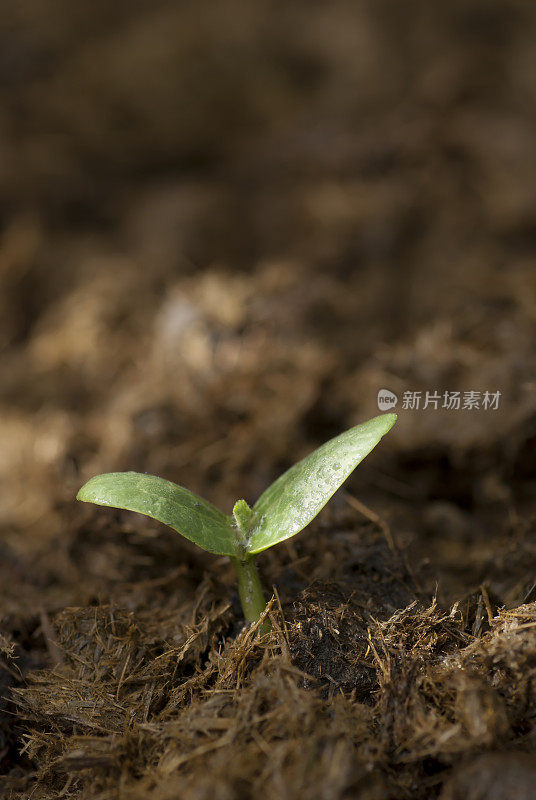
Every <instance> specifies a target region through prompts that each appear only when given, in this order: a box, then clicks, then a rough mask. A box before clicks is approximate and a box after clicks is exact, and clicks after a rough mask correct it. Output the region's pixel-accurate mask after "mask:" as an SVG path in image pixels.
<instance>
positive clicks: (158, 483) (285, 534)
mask: <svg viewBox="0 0 536 800" xmlns="http://www.w3.org/2000/svg"><path fill="white" fill-rule="evenodd" d="M395 420H396V414H382V415H381V416H379V417H374V419H371V420H369V421H368V422H364V423H363V424H362V425H357V426H356V427H355V428H350V430H348V431H345V432H344V433H341V434H340V436H336V437H335V438H334V439H330V441H329V442H326V443H325V444H323V445H322V446H321V447H319V448H318V449H317V450H315V451H314V452H313V453H311V454H310V455H309V456H307V457H306V458H304V459H303V460H302V461H299V462H298V463H297V464H295V465H294V466H293V467H291V468H290V469H289V470H287V471H286V472H285V473H283V475H281V476H280V477H279V478H278V479H277V480H276V481H275V482H274V483H272V485H271V486H270V487H268V489H266V491H265V492H264V493H263V494H262V495H261V496H260V497H259V499H258V500H257V502H256V503H255V505H254V506H253V508H250V507H249V505H248V504H247V503H246V501H245V500H238V501H237V502H236V503H235V505H234V507H233V513H232V516H228V515H227V514H224V513H223V512H222V511H219V509H217V508H216V507H215V506H213V505H212V503H209V502H208V501H207V500H203V498H202V497H198V496H197V495H195V494H194V493H193V492H190V491H189V490H188V489H184V488H183V487H182V486H178V485H177V484H176V483H171V481H166V480H164V479H163V478H157V477H155V476H154V475H142V474H140V473H139V472H110V473H107V474H105V475H97V476H96V477H95V478H92V479H91V480H90V481H88V482H87V483H86V484H85V485H84V486H83V487H82V488H81V489H80V491H79V492H78V495H77V499H78V500H82V501H84V502H86V503H96V504H97V505H100V506H113V507H114V508H123V509H126V510H128V511H137V512H138V513H140V514H145V515H146V516H148V517H152V518H153V519H156V520H158V522H163V523H164V524H165V525H169V527H170V528H173V530H175V531H177V533H180V534H181V535H182V536H184V537H185V538H186V539H189V540H190V541H191V542H195V544H197V545H199V547H202V548H203V550H208V552H209V553H215V554H218V555H224V556H229V557H230V558H231V561H232V563H233V565H234V568H235V571H236V575H237V578H238V591H239V594H240V600H241V602H242V609H243V611H244V617H245V618H246V621H247V622H256V621H257V620H259V618H260V616H261V614H262V613H263V611H264V610H265V608H266V601H265V598H264V594H263V591H262V587H261V583H260V580H259V575H258V572H257V567H256V564H255V556H256V555H257V553H261V552H262V551H263V550H267V549H268V548H269V547H272V546H273V545H274V544H277V543H278V542H282V541H284V540H285V539H289V538H290V537H291V536H295V535H296V534H297V533H299V532H300V531H301V530H303V528H305V527H306V525H308V524H309V523H310V522H311V521H312V520H313V519H314V518H315V517H316V515H317V514H318V513H319V511H321V509H322V508H323V507H324V506H325V505H326V503H327V502H328V500H329V499H330V497H331V496H332V495H333V494H334V493H335V492H336V491H337V489H338V488H339V487H340V486H341V485H342V484H343V483H344V481H345V480H346V478H347V477H348V476H349V475H350V474H351V473H352V472H353V470H354V469H355V468H356V467H357V465H358V464H359V463H360V462H361V461H362V460H363V459H364V458H365V456H367V455H368V454H369V453H370V451H371V450H372V449H373V448H374V447H375V446H376V445H377V444H378V442H379V441H380V439H381V438H382V436H384V434H386V433H387V432H388V431H389V430H390V428H391V427H392V426H393V425H394V423H395ZM264 630H266V626H264Z"/></svg>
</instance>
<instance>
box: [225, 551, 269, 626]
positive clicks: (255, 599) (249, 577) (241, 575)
mask: <svg viewBox="0 0 536 800" xmlns="http://www.w3.org/2000/svg"><path fill="white" fill-rule="evenodd" d="M231 561H232V562H233V566H234V568H235V572H236V577H237V578H238V593H239V595H240V602H241V603H242V610H243V611H244V617H245V618H246V622H258V620H259V619H260V616H261V614H262V612H263V611H264V609H265V608H266V600H265V599H264V592H263V591H262V586H261V582H260V579H259V573H258V572H257V566H256V564H255V558H254V557H253V556H249V557H247V556H246V558H245V559H244V560H242V559H239V558H231ZM269 630H270V623H269V622H268V621H266V622H264V623H263V625H262V626H261V630H260V632H261V634H264V633H268V631H269Z"/></svg>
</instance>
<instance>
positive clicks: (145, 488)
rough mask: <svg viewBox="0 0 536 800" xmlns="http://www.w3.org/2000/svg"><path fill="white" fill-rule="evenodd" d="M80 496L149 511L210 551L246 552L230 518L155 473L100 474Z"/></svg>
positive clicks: (119, 506)
mask: <svg viewBox="0 0 536 800" xmlns="http://www.w3.org/2000/svg"><path fill="white" fill-rule="evenodd" d="M76 497H77V500H82V501H84V502H85V503H96V504H97V505H99V506H113V507H114V508H124V509H126V510H127V511H137V512H138V513H139V514H145V515H146V516H147V517H152V518H153V519H156V520H158V522H163V523H164V525H169V527H170V528H173V530H175V531H177V533H180V534H181V535H182V536H184V537H185V538H186V539H189V540H190V541H191V542H195V544H197V545H199V547H202V548H203V550H208V551H209V552H210V553H217V554H218V555H225V556H237V555H239V554H240V553H241V552H242V551H241V548H240V547H239V543H238V540H237V532H236V529H235V528H234V526H233V524H232V520H231V518H230V517H228V516H226V515H225V514H223V513H222V512H221V511H219V510H218V509H217V508H216V507H215V506H213V505H212V503H209V502H207V501H206V500H203V498H202V497H198V496H197V495H196V494H194V493H193V492H190V491H188V489H184V488H183V487H182V486H178V485H177V484H176V483H172V482H171V481H166V480H164V479H163V478H157V477H155V476H154V475H142V474H141V473H139V472H108V473H106V474H105V475H97V476H96V477H95V478H92V479H91V480H90V481H88V482H87V483H86V484H85V485H84V486H82V488H81V489H80V491H79V492H78V494H77V496H76Z"/></svg>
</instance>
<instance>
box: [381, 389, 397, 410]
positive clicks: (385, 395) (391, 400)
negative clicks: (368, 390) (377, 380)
mask: <svg viewBox="0 0 536 800" xmlns="http://www.w3.org/2000/svg"><path fill="white" fill-rule="evenodd" d="M397 403H398V397H397V396H396V394H395V393H394V392H390V391H389V389H380V391H379V392H378V408H379V409H380V411H389V409H390V408H394V407H395V406H396V404H397Z"/></svg>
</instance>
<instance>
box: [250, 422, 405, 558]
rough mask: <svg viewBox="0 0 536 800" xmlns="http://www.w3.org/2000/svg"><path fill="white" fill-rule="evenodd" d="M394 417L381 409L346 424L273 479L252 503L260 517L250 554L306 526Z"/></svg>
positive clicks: (375, 442) (380, 436)
mask: <svg viewBox="0 0 536 800" xmlns="http://www.w3.org/2000/svg"><path fill="white" fill-rule="evenodd" d="M395 420H396V414H382V415H381V416H379V417H374V419H371V420H369V421H368V422H364V423H363V424H362V425H357V426H356V427H355V428H350V430H348V431H345V432H344V433H341V434H340V436H336V437H335V438H334V439H330V441H329V442H326V443H325V444H323V445H322V446H321V447H319V448H318V450H315V451H314V453H311V455H309V456H307V457H306V458H304V459H303V461H299V462H298V463H297V464H295V465H294V466H293V467H291V468H290V469H289V470H287V472H285V473H284V474H283V475H281V477H280V478H278V479H277V480H276V481H275V482H274V483H272V485H271V486H270V487H269V488H268V489H267V490H266V491H265V492H264V494H262V495H261V497H260V498H259V499H258V500H257V502H256V503H255V505H254V507H253V508H254V510H255V511H256V513H257V515H258V518H259V522H258V524H257V527H256V528H255V530H254V531H253V533H252V535H251V537H250V540H249V543H248V548H247V550H248V553H260V552H261V551H262V550H266V549H267V548H268V547H271V546H272V545H274V544H277V542H282V541H283V540H284V539H289V538H290V537H291V536H294V535H295V534H296V533H299V532H300V531H301V530H302V529H303V528H305V526H306V525H308V524H309V523H310V522H311V520H313V519H314V518H315V517H316V515H317V514H318V512H319V511H320V510H321V509H322V508H323V507H324V506H325V505H326V503H327V502H328V500H329V498H330V497H331V496H332V495H333V494H334V493H335V492H336V491H337V489H338V488H339V486H341V485H342V484H343V483H344V481H345V480H346V478H347V477H348V476H349V475H350V473H351V472H353V470H354V469H355V468H356V467H357V465H358V464H359V463H360V462H361V461H362V460H363V459H364V458H365V456H366V455H368V454H369V453H370V451H371V450H372V449H373V448H374V447H375V446H376V445H377V444H378V442H379V441H380V439H381V438H382V436H383V435H384V434H386V433H387V431H388V430H389V429H390V428H391V427H392V426H393V425H394V423H395Z"/></svg>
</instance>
